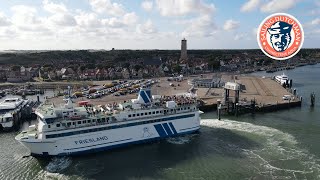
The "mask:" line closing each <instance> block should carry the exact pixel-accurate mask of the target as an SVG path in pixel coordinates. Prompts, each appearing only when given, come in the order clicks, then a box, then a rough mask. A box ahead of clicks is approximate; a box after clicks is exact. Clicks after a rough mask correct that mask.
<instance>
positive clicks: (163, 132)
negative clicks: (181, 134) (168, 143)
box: [154, 124, 167, 137]
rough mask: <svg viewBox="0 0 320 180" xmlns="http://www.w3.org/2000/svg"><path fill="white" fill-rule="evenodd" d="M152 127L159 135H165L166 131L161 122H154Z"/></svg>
mask: <svg viewBox="0 0 320 180" xmlns="http://www.w3.org/2000/svg"><path fill="white" fill-rule="evenodd" d="M154 127H155V128H156V130H157V132H158V134H159V136H160V137H166V136H167V133H166V132H165V131H164V129H163V127H162V126H161V124H156V125H154Z"/></svg>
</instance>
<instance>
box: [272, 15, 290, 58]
mask: <svg viewBox="0 0 320 180" xmlns="http://www.w3.org/2000/svg"><path fill="white" fill-rule="evenodd" d="M291 29H292V25H291V24H288V23H286V22H282V21H277V22H275V23H274V24H273V25H272V26H271V27H270V28H268V32H269V34H270V42H271V44H272V47H273V49H274V50H276V51H278V52H283V51H285V50H286V49H287V48H288V47H289V44H290V42H291V35H290V32H291Z"/></svg>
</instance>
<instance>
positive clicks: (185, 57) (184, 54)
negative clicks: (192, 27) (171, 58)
mask: <svg viewBox="0 0 320 180" xmlns="http://www.w3.org/2000/svg"><path fill="white" fill-rule="evenodd" d="M187 60H188V54H187V40H186V39H185V38H183V39H182V40H181V56H180V61H184V62H187Z"/></svg>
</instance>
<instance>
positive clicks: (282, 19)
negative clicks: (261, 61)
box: [257, 13, 304, 60]
mask: <svg viewBox="0 0 320 180" xmlns="http://www.w3.org/2000/svg"><path fill="white" fill-rule="evenodd" d="M257 40H258V44H259V46H260V49H261V50H262V51H263V52H264V54H266V55H267V56H269V57H270V58H272V59H276V60H285V59H289V58H291V57H293V56H294V55H296V54H297V53H298V52H299V50H300V49H301V47H302V44H303V40H304V33H303V29H302V26H301V24H300V22H299V21H298V20H297V19H296V18H295V17H293V16H291V15H289V14H286V13H275V14H272V15H270V16H268V17H267V18H265V19H264V20H263V21H262V22H261V24H260V26H259V28H258V33H257Z"/></svg>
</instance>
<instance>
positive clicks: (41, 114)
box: [15, 89, 202, 156]
mask: <svg viewBox="0 0 320 180" xmlns="http://www.w3.org/2000/svg"><path fill="white" fill-rule="evenodd" d="M35 113H36V115H37V116H38V122H37V124H36V125H32V126H30V127H29V129H28V130H27V131H23V132H21V133H20V134H19V135H17V136H16V138H15V139H16V140H18V141H19V142H21V143H22V144H23V145H24V146H25V147H27V148H28V149H30V151H31V155H35V156H64V155H78V154H85V153H92V152H97V151H102V150H107V149H113V148H117V147H123V146H126V145H130V144H139V143H145V142H150V141H154V140H158V139H163V138H167V137H172V136H178V135H182V134H188V133H193V132H196V131H198V130H199V129H200V116H199V115H200V114H201V113H202V112H201V111H199V109H198V108H197V101H196V100H195V99H194V98H190V97H185V96H173V97H169V96H162V97H161V96H151V91H150V89H141V90H140V92H139V95H138V98H137V99H132V100H131V101H129V102H124V103H122V104H108V105H106V106H105V108H103V107H100V109H99V108H92V107H86V106H83V107H74V106H73V103H72V101H71V99H70V98H69V99H68V100H67V103H66V104H64V105H63V106H61V107H55V106H54V105H53V104H51V105H47V104H43V105H41V106H40V107H39V108H38V109H37V110H36V112H35Z"/></svg>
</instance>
